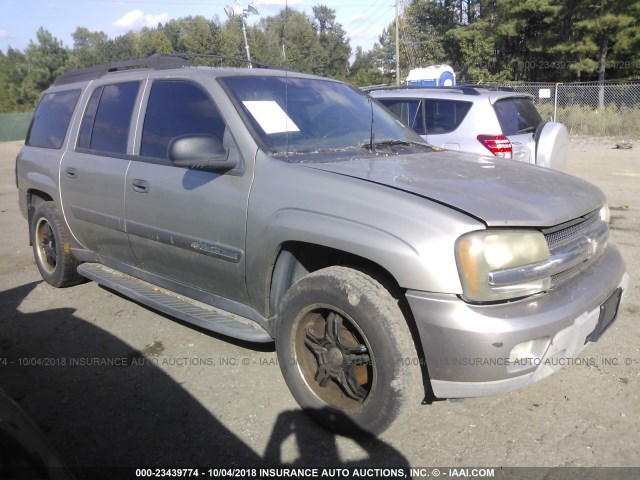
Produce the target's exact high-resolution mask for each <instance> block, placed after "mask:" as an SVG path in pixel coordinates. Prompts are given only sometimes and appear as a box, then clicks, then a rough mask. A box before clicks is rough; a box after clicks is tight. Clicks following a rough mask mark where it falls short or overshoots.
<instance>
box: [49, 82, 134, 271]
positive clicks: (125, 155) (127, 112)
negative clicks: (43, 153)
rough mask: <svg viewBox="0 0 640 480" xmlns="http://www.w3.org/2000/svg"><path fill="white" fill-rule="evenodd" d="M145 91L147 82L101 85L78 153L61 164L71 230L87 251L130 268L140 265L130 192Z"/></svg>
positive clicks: (94, 94)
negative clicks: (129, 213) (130, 223)
mask: <svg viewBox="0 0 640 480" xmlns="http://www.w3.org/2000/svg"><path fill="white" fill-rule="evenodd" d="M141 85H142V80H134V81H121V82H113V83H104V84H99V85H97V86H96V87H95V88H94V89H93V90H92V92H91V94H90V98H89V100H88V102H87V105H86V107H85V110H84V113H83V116H82V120H81V124H80V131H79V134H78V138H77V141H76V145H75V148H71V149H69V151H68V152H67V153H66V154H65V156H64V157H63V159H62V162H61V164H60V194H61V199H62V205H63V209H64V215H65V218H66V220H67V224H68V226H69V229H70V230H71V232H72V233H73V235H74V236H75V238H76V239H77V240H78V241H79V242H80V243H81V244H82V245H83V246H84V247H85V248H87V249H89V250H92V251H94V252H97V253H98V254H100V255H102V256H104V257H107V258H111V259H115V260H118V261H121V262H125V263H133V262H134V259H133V254H132V252H131V247H130V246H129V239H128V237H127V233H126V229H125V218H124V188H125V177H126V172H127V168H128V167H129V158H130V153H131V150H132V148H133V143H132V141H131V137H132V130H133V129H132V119H133V117H134V112H135V110H136V109H135V106H136V104H137V102H138V100H139V98H138V97H139V94H140V91H141Z"/></svg>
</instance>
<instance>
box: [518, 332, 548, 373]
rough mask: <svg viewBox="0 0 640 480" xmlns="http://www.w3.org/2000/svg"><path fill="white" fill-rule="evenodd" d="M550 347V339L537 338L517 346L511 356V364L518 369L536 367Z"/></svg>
mask: <svg viewBox="0 0 640 480" xmlns="http://www.w3.org/2000/svg"><path fill="white" fill-rule="evenodd" d="M548 345H549V337H541V338H536V339H535V340H527V341H526V342H522V343H519V344H517V345H516V346H515V347H513V348H512V349H511V353H510V354H509V364H510V365H512V366H515V367H516V368H522V367H532V366H533V367H535V366H537V365H539V364H540V359H541V358H542V356H543V355H544V352H545V351H546V350H547V346H548Z"/></svg>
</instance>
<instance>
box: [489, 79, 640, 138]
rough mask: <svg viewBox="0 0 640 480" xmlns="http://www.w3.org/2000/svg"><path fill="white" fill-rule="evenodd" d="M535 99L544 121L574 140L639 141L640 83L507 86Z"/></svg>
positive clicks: (506, 85) (505, 85)
mask: <svg viewBox="0 0 640 480" xmlns="http://www.w3.org/2000/svg"><path fill="white" fill-rule="evenodd" d="M500 86H501V87H511V88H513V89H514V90H516V91H518V92H524V93H529V94H531V95H533V96H534V97H535V98H536V105H537V107H538V111H539V112H540V114H541V115H542V118H543V119H544V120H555V121H557V122H562V123H564V124H565V125H566V126H567V129H568V130H569V134H570V135H572V136H589V137H615V138H629V139H640V82H624V83H605V84H599V83H558V84H555V83H527V84H504V85H500Z"/></svg>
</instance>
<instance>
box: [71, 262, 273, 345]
mask: <svg viewBox="0 0 640 480" xmlns="http://www.w3.org/2000/svg"><path fill="white" fill-rule="evenodd" d="M78 273H79V274H80V275H82V276H83V277H87V278H89V279H91V280H94V281H95V282H97V283H99V284H100V285H104V286H105V287H107V288H110V289H112V290H115V291H116V292H118V293H121V294H122V295H124V296H126V297H129V298H131V299H133V300H135V301H137V302H140V303H142V304H144V305H147V306H148V307H151V308H154V309H156V310H158V311H160V312H162V313H166V314H167V315H170V316H172V317H176V318H179V319H180V320H184V321H185V322H189V323H192V324H194V325H198V326H199V327H202V328H206V329H207V330H211V331H213V332H216V333H221V334H222V335H227V336H229V337H233V338H237V339H240V340H245V341H247V342H258V343H268V342H272V341H273V338H271V335H269V334H268V333H267V331H266V330H264V329H263V328H262V327H261V326H260V325H258V324H257V323H256V322H254V321H253V320H249V319H248V318H244V317H240V316H238V315H234V314H232V313H229V312H226V311H224V310H220V309H218V308H215V307H212V306H210V305H207V304H205V303H202V302H199V301H197V300H194V299H192V298H188V297H185V296H182V295H178V294H176V293H174V292H171V291H169V290H165V289H164V288H160V287H157V286H155V285H153V284H151V283H148V282H145V281H144V280H140V279H138V278H135V277H132V276H131V275H127V274H125V273H122V272H118V271H117V270H113V269H112V268H109V267H106V266H104V265H102V264H99V263H82V264H80V265H79V266H78Z"/></svg>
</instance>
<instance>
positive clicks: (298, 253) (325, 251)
mask: <svg viewBox="0 0 640 480" xmlns="http://www.w3.org/2000/svg"><path fill="white" fill-rule="evenodd" d="M331 266H344V267H349V268H352V269H354V270H359V271H361V272H363V273H366V274H367V275H369V276H370V277H372V278H373V279H374V280H376V281H377V282H379V283H380V284H381V285H382V286H383V287H385V288H386V289H387V290H388V291H389V292H390V294H391V295H392V296H393V297H394V298H396V300H397V301H398V305H399V307H400V310H401V311H402V314H403V316H404V319H405V322H406V323H407V325H408V327H409V331H410V333H411V337H412V339H413V343H414V346H415V348H416V351H417V354H418V357H419V358H418V359H417V361H418V363H419V365H420V366H421V370H422V380H423V387H424V389H425V398H426V399H430V398H433V393H432V390H431V381H430V379H429V373H428V370H427V366H426V363H425V355H424V350H423V348H422V342H421V340H420V334H419V331H418V328H417V325H416V322H415V318H414V317H413V314H412V312H411V308H410V306H409V303H408V301H407V299H406V297H405V291H406V289H404V288H402V287H401V286H400V284H399V283H398V281H397V280H396V278H395V277H394V276H393V275H392V274H391V272H389V270H387V269H386V268H384V267H383V266H382V265H380V264H378V263H376V262H374V261H372V260H369V259H367V258H365V257H362V256H359V255H357V254H354V253H352V252H347V251H343V250H339V249H335V248H331V247H327V246H323V245H318V244H313V243H308V242H300V241H288V242H284V243H282V244H281V245H280V246H279V249H278V251H277V252H276V254H275V259H274V262H273V269H272V271H271V276H270V286H269V296H268V311H269V314H268V317H269V318H270V319H271V322H270V323H271V328H272V331H275V329H276V328H277V322H278V308H279V305H280V302H281V301H282V299H283V297H284V296H285V294H286V293H287V291H288V290H289V288H290V287H291V286H293V285H294V284H295V283H296V282H297V281H298V280H300V279H301V278H303V277H304V276H305V275H307V274H309V273H312V272H315V271H318V270H321V269H323V268H326V267H331Z"/></svg>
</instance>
